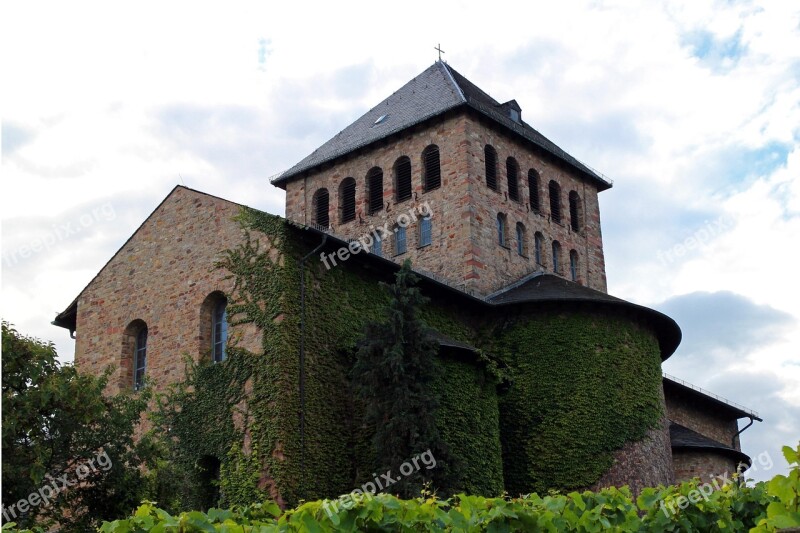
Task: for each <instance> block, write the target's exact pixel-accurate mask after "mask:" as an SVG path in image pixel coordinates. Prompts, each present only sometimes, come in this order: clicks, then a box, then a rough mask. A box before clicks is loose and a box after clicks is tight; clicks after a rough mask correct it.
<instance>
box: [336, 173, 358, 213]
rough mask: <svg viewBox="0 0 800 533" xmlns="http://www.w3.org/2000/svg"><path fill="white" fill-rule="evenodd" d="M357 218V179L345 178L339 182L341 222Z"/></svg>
mask: <svg viewBox="0 0 800 533" xmlns="http://www.w3.org/2000/svg"><path fill="white" fill-rule="evenodd" d="M355 219H356V180H355V179H354V178H345V179H343V180H342V182H341V183H340V184H339V223H341V224H344V223H345V222H350V221H351V220H355Z"/></svg>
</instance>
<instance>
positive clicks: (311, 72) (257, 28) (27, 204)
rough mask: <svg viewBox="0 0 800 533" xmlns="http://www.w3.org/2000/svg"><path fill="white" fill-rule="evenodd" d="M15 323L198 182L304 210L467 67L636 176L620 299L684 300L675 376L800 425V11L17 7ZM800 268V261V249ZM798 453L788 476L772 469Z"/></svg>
mask: <svg viewBox="0 0 800 533" xmlns="http://www.w3.org/2000/svg"><path fill="white" fill-rule="evenodd" d="M0 20H1V21H2V22H0V49H2V54H3V56H2V67H3V68H2V71H3V72H4V74H5V76H4V79H5V82H4V83H3V84H2V87H1V88H0V91H2V95H3V98H2V107H1V108H0V113H2V163H1V166H0V171H1V172H2V178H0V184H1V185H0V187H2V189H0V191H1V192H0V215H1V217H0V223H1V224H2V262H0V286H1V287H2V298H0V315H2V317H3V319H4V320H7V321H10V322H12V323H13V324H14V325H15V326H16V328H17V329H18V330H19V331H21V332H23V333H25V334H28V335H32V336H36V337H39V338H41V339H45V340H49V341H53V342H54V343H55V344H56V346H57V349H58V352H59V354H60V357H61V358H62V359H63V360H65V361H68V360H71V359H72V354H73V351H74V341H72V340H71V339H70V338H69V333H68V332H67V331H66V330H64V329H61V328H57V327H54V326H52V325H50V321H51V320H53V318H54V316H55V313H56V312H58V311H62V310H64V309H65V308H66V307H67V305H68V304H69V303H70V302H71V301H72V300H73V298H75V296H77V295H78V293H79V292H80V291H81V290H82V289H83V287H84V286H85V285H86V284H87V283H88V282H89V281H90V280H91V279H92V277H93V276H94V275H95V274H96V273H97V271H98V270H99V269H100V268H101V267H102V266H103V265H104V264H105V262H106V261H107V260H108V259H109V258H110V257H111V256H112V255H113V254H114V252H115V251H116V250H117V249H118V248H119V247H120V246H121V245H122V244H123V243H124V242H125V240H126V239H127V238H128V237H129V236H130V235H131V234H132V233H133V231H134V230H135V229H136V228H137V227H138V225H139V224H140V223H141V222H142V221H143V220H144V219H145V218H146V217H147V215H148V214H149V213H150V212H151V211H152V210H153V209H154V208H155V207H156V206H157V205H158V203H159V202H160V201H161V200H162V199H163V198H164V197H165V196H166V195H167V194H168V193H169V191H170V190H171V189H172V188H173V187H174V186H176V185H179V184H184V185H186V186H188V187H191V188H194V189H198V190H201V191H204V192H208V193H210V194H214V195H218V196H221V197H223V198H227V199H230V200H232V201H235V202H240V203H243V204H246V205H250V206H252V207H255V208H259V209H262V210H264V211H268V212H270V213H274V214H278V215H282V214H283V203H284V193H283V191H281V190H280V189H277V188H275V187H273V186H271V185H270V183H269V178H270V177H271V176H274V175H275V174H277V173H280V172H282V171H284V170H286V169H288V168H289V167H291V166H292V165H293V164H294V163H296V162H298V161H299V160H300V159H302V158H303V157H305V156H306V155H308V154H309V153H310V152H311V151H313V150H314V149H315V148H317V147H318V146H319V145H321V144H322V143H324V142H325V141H326V140H328V139H329V138H330V137H332V136H333V135H335V134H336V133H337V132H339V131H340V130H342V129H343V128H344V127H346V126H347V125H348V124H350V123H351V122H352V121H353V120H355V119H356V118H358V117H359V116H360V115H362V114H363V113H364V112H366V111H367V110H369V109H370V108H371V107H373V106H374V105H375V104H377V103H378V102H379V101H381V100H382V99H383V98H385V97H386V96H388V95H389V94H391V93H392V92H394V91H395V90H396V89H398V88H399V87H401V86H402V85H403V84H404V83H406V82H407V81H408V80H410V79H411V78H412V77H414V76H415V75H417V74H419V73H420V72H422V71H423V70H425V68H427V67H428V66H430V65H431V64H432V63H433V62H434V61H435V60H436V59H437V56H438V52H437V51H436V50H434V47H435V46H436V45H437V44H439V43H441V48H442V49H443V50H444V52H445V53H444V55H443V58H444V60H446V61H447V62H448V63H449V64H450V65H452V66H453V67H454V68H455V69H457V70H458V71H459V72H461V73H462V74H464V75H465V76H467V78H469V79H470V80H471V81H473V82H474V83H476V84H477V85H478V86H479V87H481V88H482V89H484V90H485V91H487V92H488V93H489V94H491V95H492V96H494V97H495V98H496V99H497V100H499V101H501V102H504V101H507V100H511V99H516V101H517V102H518V103H519V104H520V106H521V107H522V117H523V119H524V120H526V121H527V122H528V123H530V124H531V125H532V126H533V127H535V128H536V129H538V130H539V131H540V132H542V133H543V134H544V135H546V136H547V137H549V138H550V139H551V140H553V141H554V142H556V143H557V144H558V145H559V146H561V147H562V148H564V149H565V150H567V151H568V152H569V153H570V154H572V155H573V156H575V157H577V158H578V159H579V160H581V161H583V162H584V163H586V164H588V165H589V166H591V167H592V168H594V169H596V170H597V171H599V172H601V173H603V174H604V175H606V176H608V177H609V178H611V179H613V180H614V187H613V188H612V189H610V190H608V191H606V192H603V193H602V194H601V195H600V209H601V217H602V225H603V242H604V246H605V254H606V271H607V274H608V288H609V292H610V293H611V294H614V295H615V296H618V297H621V298H625V299H627V300H629V301H632V302H635V303H638V304H642V305H646V306H650V307H653V308H655V309H658V310H660V311H663V312H665V313H667V314H669V315H670V316H671V317H673V318H674V319H675V320H676V321H677V322H678V323H679V325H680V326H681V328H682V330H683V334H684V340H683V343H682V344H681V346H680V347H679V348H678V350H677V352H676V353H675V354H674V355H673V356H672V357H671V358H670V359H669V360H667V361H666V362H665V364H664V370H665V372H668V373H669V374H671V375H674V376H676V377H679V378H681V379H684V380H686V381H689V382H691V383H693V384H695V385H697V386H700V387H703V388H704V389H707V390H710V391H712V392H714V393H716V394H719V395H721V396H723V397H725V398H728V399H730V400H732V401H735V402H737V403H739V404H743V405H745V406H746V407H748V408H749V409H752V410H754V411H757V412H758V413H759V414H760V415H761V417H762V418H763V419H764V421H763V422H760V423H759V422H757V423H756V424H755V425H754V426H753V427H751V428H750V429H748V430H746V431H745V432H744V433H743V434H742V445H743V449H744V451H745V452H746V453H748V454H749V455H751V456H752V457H753V459H754V464H755V466H756V468H754V469H752V470H751V472H749V474H750V476H751V477H753V478H754V479H766V478H769V477H771V476H772V475H774V474H775V473H780V472H784V471H785V470H786V464H785V461H784V460H783V458H782V456H781V453H780V447H781V445H783V444H793V445H796V444H797V443H798V438H800V353H798V351H799V350H800V288H799V287H798V285H799V284H798V281H797V279H798V275H797V266H796V259H797V258H798V257H800V254H798V252H797V247H798V245H799V244H800V180H798V178H799V177H800V148H799V147H798V146H799V145H798V138H800V4H798V3H797V2H785V1H752V2H750V1H743V2H736V1H727V2H714V1H708V0H699V1H698V0H688V1H680V0H679V1H669V2H658V1H653V2H624V1H620V2H617V1H609V2H606V1H602V0H598V1H576V2H547V3H544V2H541V3H540V2H506V1H495V2H492V4H491V9H487V6H486V4H485V3H483V2H444V1H442V2H418V1H406V2H401V3H398V2H394V3H385V4H384V3H379V2H241V1H231V2H225V3H224V7H223V4H222V3H217V2H215V3H210V2H197V1H194V2H181V1H171V2H150V1H140V2H126V3H120V2H84V1H80V0H77V1H72V2H36V1H31V2H14V3H11V2H6V3H4V5H3V7H2V12H0ZM793 265H794V266H793ZM770 464H771V465H772V466H771V467H768V465H770Z"/></svg>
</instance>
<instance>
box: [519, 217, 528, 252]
mask: <svg viewBox="0 0 800 533" xmlns="http://www.w3.org/2000/svg"><path fill="white" fill-rule="evenodd" d="M525 252H527V250H526V249H525V226H524V225H523V224H522V222H517V253H518V254H519V255H522V256H524V255H525Z"/></svg>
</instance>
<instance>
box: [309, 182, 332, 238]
mask: <svg viewBox="0 0 800 533" xmlns="http://www.w3.org/2000/svg"><path fill="white" fill-rule="evenodd" d="M329 199H330V197H329V195H328V189H319V190H317V192H315V193H314V201H313V206H312V207H313V210H314V223H315V224H316V225H317V226H321V227H323V228H327V227H329V226H330V225H331V224H330V218H329V216H328V201H329Z"/></svg>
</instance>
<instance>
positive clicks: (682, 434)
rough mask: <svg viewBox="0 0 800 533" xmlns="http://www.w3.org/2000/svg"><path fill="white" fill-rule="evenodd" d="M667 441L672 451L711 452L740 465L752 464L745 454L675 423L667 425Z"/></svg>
mask: <svg viewBox="0 0 800 533" xmlns="http://www.w3.org/2000/svg"><path fill="white" fill-rule="evenodd" d="M669 440H670V443H671V445H672V449H673V450H703V451H712V452H716V453H718V454H720V455H724V456H726V457H730V458H731V459H733V460H735V461H737V462H740V463H747V464H748V465H750V464H752V463H751V461H750V457H749V456H748V455H747V454H745V453H743V452H740V451H739V450H737V449H735V448H732V447H730V446H728V445H726V444H722V443H721V442H717V441H715V440H713V439H710V438H708V437H706V436H705V435H701V434H700V433H698V432H696V431H693V430H691V429H689V428H687V427H686V426H682V425H680V424H678V423H676V422H672V421H671V420H670V423H669Z"/></svg>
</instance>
